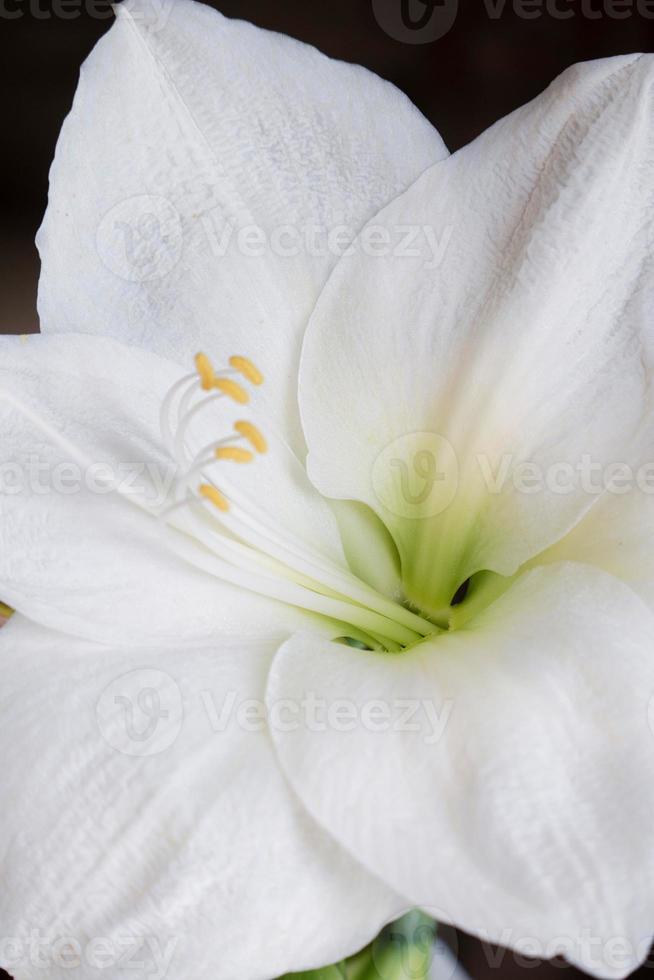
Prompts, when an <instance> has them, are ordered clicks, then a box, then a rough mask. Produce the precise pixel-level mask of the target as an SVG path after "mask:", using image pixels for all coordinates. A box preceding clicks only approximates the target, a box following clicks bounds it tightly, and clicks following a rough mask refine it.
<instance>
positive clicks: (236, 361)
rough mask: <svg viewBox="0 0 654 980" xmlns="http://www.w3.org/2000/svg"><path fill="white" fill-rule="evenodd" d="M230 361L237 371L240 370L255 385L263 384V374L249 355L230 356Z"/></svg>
mask: <svg viewBox="0 0 654 980" xmlns="http://www.w3.org/2000/svg"><path fill="white" fill-rule="evenodd" d="M229 363H230V367H233V368H234V370H235V371H239V372H240V373H241V374H242V375H243V377H244V378H247V379H248V381H250V382H251V383H252V384H253V385H262V384H263V374H262V373H261V371H260V370H259V368H258V367H256V365H254V364H253V363H252V361H250V360H249V359H248V358H247V357H238V356H235V357H230V359H229Z"/></svg>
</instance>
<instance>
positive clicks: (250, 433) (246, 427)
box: [234, 422, 268, 453]
mask: <svg viewBox="0 0 654 980" xmlns="http://www.w3.org/2000/svg"><path fill="white" fill-rule="evenodd" d="M234 428H235V429H236V431H237V432H238V434H239V435H241V436H243V438H244V439H247V441H248V442H249V443H250V445H251V446H253V447H254V449H256V451H257V452H258V453H267V452H268V443H267V442H266V440H265V439H264V437H263V436H262V435H261V433H260V432H259V430H258V429H257V427H256V425H253V424H252V422H235V423H234Z"/></svg>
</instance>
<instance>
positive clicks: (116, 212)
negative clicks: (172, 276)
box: [96, 194, 183, 282]
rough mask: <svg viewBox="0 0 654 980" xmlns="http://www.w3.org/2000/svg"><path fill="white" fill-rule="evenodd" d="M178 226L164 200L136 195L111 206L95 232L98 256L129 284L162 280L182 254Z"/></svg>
mask: <svg viewBox="0 0 654 980" xmlns="http://www.w3.org/2000/svg"><path fill="white" fill-rule="evenodd" d="M182 243H183V232H182V222H181V219H180V216H179V214H178V213H177V211H176V209H175V208H174V207H173V205H172V204H171V203H170V201H168V200H167V199H166V198H165V197H159V196H156V195H152V194H139V195H137V196H136V197H129V198H127V200H125V201H121V202H120V203H119V204H116V205H114V207H113V208H111V210H110V211H108V212H107V213H106V214H105V216H104V218H103V219H102V221H101V222H100V226H99V228H98V233H97V236H96V245H97V250H98V255H99V256H100V258H101V260H102V262H103V263H104V264H105V265H106V267H107V268H108V269H109V270H110V271H111V272H113V273H114V275H116V276H119V277H120V278H121V279H126V280H128V281H129V282H151V281H152V280H155V279H163V277H164V276H167V275H168V273H169V272H171V271H172V269H174V267H175V266H176V265H177V263H178V262H179V259H180V256H181V254H182Z"/></svg>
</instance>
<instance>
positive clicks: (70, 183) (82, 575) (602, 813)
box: [0, 0, 654, 980]
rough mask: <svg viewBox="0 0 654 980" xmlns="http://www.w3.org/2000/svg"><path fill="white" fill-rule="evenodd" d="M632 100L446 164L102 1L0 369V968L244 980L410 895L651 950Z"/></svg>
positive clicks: (578, 941) (548, 107) (647, 595)
mask: <svg viewBox="0 0 654 980" xmlns="http://www.w3.org/2000/svg"><path fill="white" fill-rule="evenodd" d="M652 78H653V70H652V59H651V58H649V57H646V56H636V55H633V56H626V57H621V58H616V59H611V60H607V61H600V62H596V63H591V64H587V65H582V66H578V67H576V68H573V69H571V70H569V71H568V72H566V73H565V74H564V75H563V76H561V78H560V79H559V80H557V81H556V82H555V83H554V84H553V85H552V86H551V87H550V88H549V89H548V90H547V92H545V93H544V94H543V95H542V96H541V97H540V98H538V99H536V100H535V101H534V102H533V103H531V104H530V105H528V106H526V107H525V108H523V109H521V110H519V111H518V112H516V113H514V114H513V115H512V116H510V117H508V118H507V119H505V120H502V121H501V122H499V123H498V124H497V125H496V126H494V127H493V128H492V129H491V130H490V131H489V132H488V133H486V134H484V135H483V136H482V137H481V138H480V139H478V140H477V141H476V142H474V143H473V144H472V145H471V146H469V147H467V148H466V149H464V150H462V151H461V152H459V153H457V154H456V155H454V156H452V157H450V158H447V159H446V156H447V154H446V151H445V150H444V147H443V145H442V142H441V140H440V138H439V137H438V136H437V134H436V133H435V132H434V131H433V130H432V129H431V128H430V126H429V125H428V124H427V123H426V122H425V120H424V119H423V118H422V117H421V116H420V115H419V113H418V112H417V111H416V110H415V109H414V108H412V107H411V105H410V104H409V103H408V102H407V101H406V100H405V99H404V97H403V96H401V95H400V94H399V93H398V92H397V91H395V90H394V89H393V88H392V87H391V86H389V85H388V84H386V83H383V82H381V81H380V80H379V79H377V78H375V77H373V76H371V75H369V74H368V73H367V72H365V71H363V70H362V69H359V68H355V67H352V66H348V65H342V64H337V63H334V62H332V61H329V60H328V59H326V58H324V57H323V56H321V55H320V54H318V53H317V52H316V51H314V50H312V49H309V48H306V47H304V46H302V45H300V44H298V43H296V42H294V41H291V40H289V39H287V38H284V37H281V36H277V35H272V34H268V33H265V32H262V31H258V30H256V29H255V28H253V27H251V26H250V25H248V24H242V23H239V22H233V21H228V20H225V19H224V18H222V17H220V16H219V15H217V14H216V13H214V12H213V11H211V10H210V9H208V8H206V7H202V6H200V5H197V4H193V3H189V2H187V0H177V2H176V3H175V5H174V7H173V8H172V9H171V10H170V12H169V16H168V18H167V19H166V21H165V23H163V24H162V23H161V22H160V18H158V17H156V18H154V19H152V18H150V19H149V17H148V9H147V5H146V4H145V3H143V4H130V10H129V11H127V10H123V9H122V8H119V15H118V21H117V24H116V25H115V26H114V28H113V29H112V30H111V31H110V32H109V34H108V35H107V36H106V37H105V38H104V39H103V40H102V42H101V43H100V44H99V45H98V47H97V48H96V49H95V51H94V52H93V54H92V56H91V57H90V59H89V61H88V62H87V63H86V65H85V66H84V69H83V72H82V79H81V82H80V87H79V90H78V93H77V97H76V100H75V105H74V107H73V111H72V113H71V115H70V117H69V118H68V120H67V122H66V124H65V126H64V129H63V132H62V136H61V139H60V142H59V147H58V151H57V157H56V160H55V163H54V166H53V170H52V182H51V196H50V204H49V209H48V213H47V215H46V219H45V222H44V226H43V229H42V231H41V234H40V241H39V244H40V248H41V253H42V257H43V276H42V281H41V290H40V313H41V319H42V328H43V331H44V333H45V336H43V337H39V338H30V339H29V340H28V341H27V342H25V341H23V340H20V339H19V338H8V339H3V340H2V342H1V346H0V351H1V354H2V358H1V362H0V390H1V392H2V399H0V418H1V423H2V440H1V448H0V464H1V466H2V469H1V470H0V472H1V474H2V481H3V486H2V489H3V494H2V496H1V497H0V508H1V511H2V524H1V531H0V534H1V538H0V544H1V548H0V596H2V598H3V599H4V600H6V601H7V602H8V603H10V604H11V605H12V606H13V607H14V608H15V609H16V610H17V613H16V614H15V615H14V617H13V618H12V619H11V621H10V623H9V625H8V626H6V627H5V628H3V630H2V632H0V657H1V658H2V676H3V684H2V695H1V698H2V721H1V723H0V724H1V726H2V728H1V729H0V739H1V744H2V745H3V747H4V754H3V759H2V771H3V815H2V819H1V820H0V855H1V860H2V877H3V888H2V892H1V893H0V921H1V922H2V924H3V926H2V928H3V935H5V936H7V937H11V942H5V943H4V944H3V945H2V947H0V962H1V963H2V965H4V966H6V968H7V969H8V970H9V972H10V973H11V974H12V975H13V976H15V977H16V980H28V978H29V980H32V978H36V977H42V976H44V975H47V976H48V977H51V978H60V977H62V978H63V977H64V976H69V975H70V962H71V959H70V958H71V957H73V958H75V957H77V958H79V959H80V962H81V963H82V967H81V969H82V973H83V975H84V977H85V978H87V977H95V976H96V975H97V976H98V977H100V976H102V977H104V978H105V980H107V978H109V980H118V978H119V977H121V976H123V975H124V972H123V971H124V970H125V969H126V967H125V961H126V960H127V957H128V955H130V951H131V955H132V956H133V959H134V960H136V959H138V960H139V961H141V962H142V964H143V966H142V969H141V973H140V974H139V975H142V976H163V975H164V973H163V972H162V971H163V970H164V967H165V968H167V969H170V970H171V971H172V972H173V973H174V975H177V976H189V977H193V978H194V980H204V978H207V980H209V978H212V980H213V978H216V977H219V978H228V980H230V978H237V977H238V978H241V980H242V978H243V977H245V978H249V980H257V978H269V977H271V976H276V975H279V974H282V973H284V972H287V971H293V970H300V969H311V968H314V967H319V966H323V965H325V964H327V963H330V962H335V961H336V960H338V959H340V958H341V957H343V956H344V955H347V954H349V953H351V952H354V951H355V950H356V949H358V948H360V947H361V946H363V945H364V944H365V943H366V942H368V941H369V940H370V939H371V938H372V937H373V936H374V935H375V934H376V932H377V931H378V930H379V928H380V927H381V926H382V925H383V924H384V923H385V922H387V921H389V920H390V919H391V918H393V917H394V916H395V915H397V914H398V913H399V912H401V911H402V910H404V909H406V908H407V907H411V906H423V907H425V908H426V909H427V910H429V911H431V912H432V913H433V914H434V915H435V916H438V917H440V919H441V920H442V921H449V922H453V923H455V924H456V925H458V926H460V927H462V928H463V929H466V930H468V931H471V932H474V933H477V934H480V935H483V936H485V937H488V938H490V939H491V940H493V941H497V942H500V943H502V944H504V945H508V946H513V947H515V948H518V949H524V950H525V952H529V953H532V954H534V953H535V954H537V955H541V956H553V955H555V954H557V953H559V952H562V953H563V954H564V955H565V956H567V958H568V959H569V960H570V961H571V962H573V963H576V964H578V965H579V966H581V967H582V968H583V969H585V970H587V971H589V972H590V973H593V974H595V975H596V976H599V977H623V976H626V975H627V974H628V973H629V972H630V971H631V970H632V969H633V968H634V967H635V966H636V965H637V964H638V963H639V962H640V961H641V960H643V959H644V957H645V955H646V953H647V951H648V944H649V941H650V939H651V936H652V933H653V932H654V847H653V843H654V834H653V831H652V826H653V818H654V739H653V737H652V733H651V732H650V729H649V725H648V706H649V701H650V698H651V697H652V695H653V694H654V657H653V656H652V639H653V637H654V547H653V545H654V541H653V537H652V509H653V504H652V495H651V493H647V492H646V489H647V488H643V487H642V486H641V483H640V482H638V481H640V477H641V476H642V473H643V472H646V470H647V464H648V463H649V461H650V456H651V445H652V441H653V437H652V414H651V381H652V337H653V336H654V331H653V329H652V322H651V320H652V313H651V309H652V277H651V263H652V256H651V246H652V204H653V196H654V191H653V188H654V181H653V179H652V164H653V162H654V161H653V157H654V138H653V127H652ZM407 188H408V189H407ZM398 195H401V196H398ZM389 202H391V203H389ZM380 208H381V209H383V210H381V211H380ZM377 212H379V213H377ZM364 226H365V227H364ZM362 229H363V230H362ZM359 232H361V234H360V236H359V237H356V236H357V234H358V233H359ZM339 253H344V254H343V255H342V257H341V258H340V261H338V259H339ZM331 273H333V274H331ZM330 274H331V275H330ZM327 280H329V281H327ZM302 342H303V346H302V349H301V345H302ZM197 351H206V353H207V354H208V355H209V356H210V358H211V360H210V359H209V358H208V357H206V356H203V357H200V359H199V360H198V362H197V368H198V372H199V374H196V373H195V372H194V373H192V374H191V373H189V367H188V365H189V364H190V361H191V359H192V356H193V355H194V354H195V353H196V352H197ZM234 357H235V359H234ZM247 358H251V360H248V359H247ZM230 359H231V360H230ZM259 370H260V371H261V372H262V373H263V376H264V379H265V380H264V383H263V384H260V383H259V382H261V381H262V378H261V377H260V376H259ZM298 379H299V381H298ZM250 393H252V394H254V397H253V398H252V401H251V402H250V401H249V400H248V401H247V404H246V399H248V397H249V394H250ZM198 406H199V407H198ZM216 450H217V452H216ZM307 451H308V453H307ZM507 460H508V464H507ZM305 461H306V466H305ZM617 463H623V464H625V465H627V466H628V467H629V471H628V472H629V473H634V474H637V476H638V480H637V481H636V483H634V484H633V485H629V486H628V487H627V492H622V491H620V492H616V486H615V485H614V483H611V480H612V479H613V477H611V480H609V486H608V489H606V483H607V480H606V479H604V477H605V475H606V473H607V471H608V470H609V469H610V468H611V466H612V465H613V464H617ZM242 464H247V465H242ZM507 467H508V468H507ZM589 467H590V469H589ZM589 473H590V474H591V475H592V476H593V479H595V481H596V482H597V480H599V481H600V482H599V484H598V485H597V487H596V488H595V489H593V487H591V486H589V485H588V479H587V478H588V477H589ZM502 474H504V476H503V478H502ZM623 475H624V474H623ZM518 477H519V479H518ZM527 477H529V479H528V480H527ZM562 479H563V484H562V482H561V481H562ZM525 481H526V482H525ZM534 481H536V483H534ZM602 491H603V492H602ZM455 597H456V601H454V600H455ZM345 639H347V640H348V642H349V645H347V644H345V643H344V642H342V641H343V640H345ZM335 640H338V641H339V642H334V641H335ZM365 647H368V648H369V649H365ZM264 704H265V706H266V707H267V712H268V714H267V715H266V716H264V714H263V713H262V711H263V705H264ZM264 722H265V723H264ZM35 933H36V934H37V939H36V940H35V939H34V934H35ZM30 937H32V938H31V939H30ZM40 940H43V942H42V945H40V946H39V945H38V942H39V941H40ZM121 943H122V944H123V946H122V947H121ZM30 944H31V945H30ZM130 944H131V945H130ZM121 949H122V955H123V963H122V964H121V963H120V962H119V958H118V957H119V953H120V951H121ZM39 957H41V960H40V961H39ZM112 957H113V958H112ZM44 964H45V968H46V973H45V974H44ZM171 975H172V974H171Z"/></svg>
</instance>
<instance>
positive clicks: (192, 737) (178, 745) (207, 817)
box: [0, 617, 400, 980]
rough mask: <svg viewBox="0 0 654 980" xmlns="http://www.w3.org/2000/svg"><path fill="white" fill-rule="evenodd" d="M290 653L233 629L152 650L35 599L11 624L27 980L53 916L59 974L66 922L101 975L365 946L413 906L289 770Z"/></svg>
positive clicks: (299, 964)
mask: <svg viewBox="0 0 654 980" xmlns="http://www.w3.org/2000/svg"><path fill="white" fill-rule="evenodd" d="M273 656H274V647H273V646H271V645H270V644H269V643H259V644H247V643H243V642H240V643H239V642H238V641H234V642H232V643H231V644H223V645H220V646H216V647H206V648H201V649H199V648H184V649H178V650H176V651H171V652H168V653H163V652H161V651H158V652H154V651H152V652H151V653H150V654H149V655H148V656H147V657H146V656H144V654H143V652H141V651H139V650H138V649H135V648H127V649H122V650H113V649H111V648H107V647H101V646H95V645H93V644H90V643H87V642H86V641H81V640H73V639H71V638H68V637H62V636H58V635H57V634H54V633H50V632H49V631H47V630H43V629H41V628H40V627H36V626H34V625H32V624H30V623H28V622H27V621H26V620H23V619H22V618H21V617H14V619H13V620H12V622H11V623H10V624H9V625H8V626H6V627H5V628H3V630H2V632H1V633H0V659H1V660H2V664H3V667H2V671H3V684H2V694H1V695H0V701H1V702H2V712H1V718H2V722H1V729H0V742H1V744H2V753H3V759H2V771H3V808H2V816H1V817H0V854H1V855H2V858H1V860H2V881H3V886H2V891H1V893H0V917H1V919H2V928H3V935H4V936H10V937H12V939H13V942H12V944H9V943H6V942H5V943H3V944H2V956H3V960H4V962H3V963H2V965H3V966H4V967H6V969H7V970H8V971H9V972H10V973H11V974H12V976H14V977H15V978H16V980H36V978H37V977H39V976H43V975H44V966H43V962H42V963H41V966H40V967H39V965H38V961H37V963H34V962H33V961H32V962H30V952H29V951H30V947H29V940H30V934H31V933H32V934H33V933H34V932H36V934H37V936H38V938H40V939H42V940H44V939H49V940H50V943H49V944H48V943H46V944H45V945H44V946H42V947H41V948H40V951H39V952H40V955H41V957H43V958H45V960H46V967H47V969H46V971H45V975H47V976H48V978H51V980H63V978H64V977H66V976H68V975H70V964H68V969H67V968H66V957H68V958H70V956H71V947H70V945H69V946H68V947H67V948H65V949H64V950H63V953H62V951H61V947H60V949H59V953H58V951H57V946H56V940H64V941H65V940H66V939H69V940H72V941H74V942H75V943H77V944H78V949H80V951H81V958H82V972H83V975H84V977H85V978H86V977H89V978H92V977H93V978H95V977H98V978H104V980H118V978H120V977H123V976H124V975H125V974H124V971H125V965H124V963H125V961H124V960H123V961H122V965H121V964H118V963H117V962H116V960H117V958H118V956H120V955H125V953H126V950H127V949H131V950H132V953H133V956H132V959H131V960H130V962H132V963H136V962H137V961H138V960H141V961H142V962H143V963H144V964H145V965H144V967H143V968H142V972H141V971H139V974H138V975H139V976H144V977H145V976H148V977H151V976H155V975H158V976H160V977H163V976H164V975H166V976H185V977H193V978H194V980H214V978H215V977H221V978H224V980H237V978H238V980H258V978H261V980H267V978H269V977H271V976H278V975H280V974H283V973H285V972H286V971H288V970H296V969H306V968H313V967H319V966H322V965H324V964H325V963H331V962H334V961H336V960H338V959H340V958H341V957H342V956H343V955H346V954H349V953H351V952H354V951H355V950H356V949H357V948H359V947H361V946H363V945H365V943H366V942H368V941H369V940H370V939H371V938H372V937H373V936H374V935H375V934H376V932H377V931H378V929H379V928H380V927H381V926H382V925H383V924H384V923H385V922H386V921H387V920H388V919H389V918H390V917H392V916H393V915H394V913H395V910H396V909H397V908H398V906H399V905H400V903H399V900H398V899H397V898H396V897H395V896H394V895H393V893H392V892H391V891H390V890H389V889H387V888H385V887H384V886H382V885H381V884H380V883H379V882H378V881H376V880H375V879H374V878H373V877H372V876H369V875H368V874H367V873H366V872H365V871H364V870H363V869H362V868H361V867H360V866H359V865H358V864H357V862H355V861H354V860H352V859H350V858H349V857H347V856H346V854H345V852H344V851H342V850H341V849H340V848H339V846H338V845H337V844H335V843H334V842H333V841H331V839H330V838H329V837H328V835H326V834H325V833H324V832H323V831H322V830H320V829H319V828H318V826H317V825H316V824H315V823H314V822H313V821H312V820H311V819H310V818H309V817H308V816H307V815H306V814H305V813H304V811H303V810H302V808H301V806H300V804H299V803H298V802H297V801H296V799H295V797H294V796H293V795H292V793H291V791H290V789H289V788H288V786H287V784H286V782H285V780H284V778H283V776H282V774H281V772H280V771H279V769H278V766H277V762H276V759H275V756H274V751H273V748H272V745H271V743H270V739H269V737H268V734H267V732H266V728H265V722H264V723H262V719H263V718H264V715H263V714H262V710H261V709H262V707H263V701H262V699H263V696H264V687H265V679H266V675H267V671H268V668H269V664H270V661H271V658H272V657H273ZM94 940H95V941H96V942H95V944H94V943H93V941H94ZM100 942H103V948H102V949H100V948H99V945H98V944H99V943H100ZM135 943H138V946H136V945H135ZM20 944H22V955H20V956H19V955H17V954H18V953H20V948H21V947H20ZM112 951H113V958H114V959H113V962H112V960H111V955H112ZM58 955H59V957H61V958H63V959H64V963H63V965H62V964H61V962H58V961H57V957H58ZM72 955H74V951H73V953H72ZM78 955H79V954H78ZM93 955H95V956H96V957H97V959H96V961H95V963H94V960H93V959H92V958H91V957H93ZM156 956H158V957H159V958H160V959H161V960H164V961H165V960H166V958H168V957H170V962H169V963H168V969H167V970H166V971H165V973H164V971H163V970H161V963H159V964H158V967H159V970H160V972H159V973H157V971H156V966H157V964H156V963H155V962H154V958H155V957H156ZM10 957H12V958H10ZM98 960H99V962H100V963H102V962H104V963H105V965H107V964H108V967H107V968H106V969H101V968H100V967H99V966H97V962H98Z"/></svg>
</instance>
